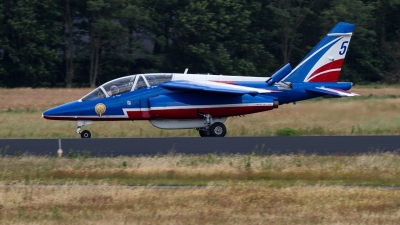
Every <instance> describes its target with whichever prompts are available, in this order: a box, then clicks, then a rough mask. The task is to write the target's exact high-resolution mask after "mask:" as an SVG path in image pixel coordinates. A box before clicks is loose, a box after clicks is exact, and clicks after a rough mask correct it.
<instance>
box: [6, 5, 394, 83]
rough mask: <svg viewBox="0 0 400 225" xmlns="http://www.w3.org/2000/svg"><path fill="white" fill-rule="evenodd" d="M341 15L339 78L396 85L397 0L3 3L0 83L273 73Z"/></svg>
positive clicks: (296, 59)
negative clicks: (344, 49)
mask: <svg viewBox="0 0 400 225" xmlns="http://www.w3.org/2000/svg"><path fill="white" fill-rule="evenodd" d="M339 21H345V22H349V23H354V24H355V25H356V28H355V31H354V36H353V38H352V41H351V45H350V47H349V51H348V54H347V57H346V60H345V64H344V68H343V70H342V73H341V77H340V80H343V81H352V82H355V83H368V82H385V83H400V0H353V1H347V0H168V1H160V0H89V1H82V0H0V86H2V87H62V86H65V87H83V86H91V87H94V86H97V85H99V84H102V83H104V82H106V81H108V80H110V79H113V78H117V77H121V76H125V75H128V74H138V73H150V72H174V73H175V72H176V73H177V72H179V73H182V72H183V71H184V69H185V68H189V72H190V73H205V74H207V73H210V74H231V75H245V76H270V75H271V74H272V73H273V72H274V71H275V70H276V69H278V68H279V67H280V66H281V65H284V64H285V63H288V62H290V63H291V64H292V66H293V67H294V66H296V65H297V64H298V63H299V62H300V61H301V60H302V59H303V57H304V56H305V55H306V54H307V53H308V52H309V51H310V50H311V49H312V48H313V47H314V46H315V45H316V44H317V43H318V42H319V40H320V39H321V38H322V37H323V36H324V35H326V33H327V32H328V31H329V30H330V29H331V28H332V27H333V26H334V25H335V24H336V23H337V22H339Z"/></svg>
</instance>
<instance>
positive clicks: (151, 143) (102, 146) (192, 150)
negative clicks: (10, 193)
mask: <svg viewBox="0 0 400 225" xmlns="http://www.w3.org/2000/svg"><path fill="white" fill-rule="evenodd" d="M59 140H60V142H61V149H62V150H63V152H64V155H65V154H67V153H68V152H70V151H73V152H74V153H77V152H80V153H82V152H83V151H85V152H90V155H91V156H99V157H101V156H110V157H116V156H139V155H157V154H171V153H174V154H208V153H216V154H250V153H254V154H260V155H262V154H318V155H338V154H339V155H353V154H362V153H376V152H397V151H399V150H400V136H305V137H304V136H303V137H225V138H200V137H181V138H93V139H0V154H1V155H15V154H21V153H27V154H30V155H42V156H44V155H48V156H55V155H56V153H57V150H58V149H59Z"/></svg>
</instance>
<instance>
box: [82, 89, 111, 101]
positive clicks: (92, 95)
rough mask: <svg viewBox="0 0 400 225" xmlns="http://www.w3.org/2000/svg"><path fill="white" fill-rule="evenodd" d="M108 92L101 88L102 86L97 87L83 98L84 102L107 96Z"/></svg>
mask: <svg viewBox="0 0 400 225" xmlns="http://www.w3.org/2000/svg"><path fill="white" fill-rule="evenodd" d="M105 97H106V94H104V92H103V91H102V90H101V88H96V89H94V90H93V91H92V92H90V93H89V94H87V95H86V96H85V97H83V98H82V102H86V101H90V100H95V99H99V98H105Z"/></svg>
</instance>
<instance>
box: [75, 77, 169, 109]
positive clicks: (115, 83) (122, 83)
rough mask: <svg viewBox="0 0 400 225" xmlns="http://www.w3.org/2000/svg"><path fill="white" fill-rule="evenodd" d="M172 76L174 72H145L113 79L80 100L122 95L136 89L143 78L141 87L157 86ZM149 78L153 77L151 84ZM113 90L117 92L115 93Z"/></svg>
mask: <svg viewBox="0 0 400 225" xmlns="http://www.w3.org/2000/svg"><path fill="white" fill-rule="evenodd" d="M172 76H173V74H161V73H159V74H146V76H144V75H143V74H135V75H129V76H124V77H120V78H117V79H114V80H111V81H109V82H107V83H104V84H102V85H100V86H99V87H98V88H96V89H94V90H93V91H91V92H90V93H89V94H87V95H85V96H84V97H82V98H81V99H79V100H78V101H79V102H85V101H91V100H95V99H101V98H109V97H112V96H116V95H121V94H124V93H127V92H132V91H136V90H137V85H138V82H139V80H140V79H141V80H143V81H144V83H142V84H141V85H142V86H141V87H140V88H139V89H142V88H149V87H151V86H156V85H157V84H160V83H165V82H168V81H171V80H172ZM156 77H159V79H158V81H159V82H157V79H156ZM133 79H134V80H133ZM147 79H151V80H152V83H151V84H150V83H149V81H148V80H147ZM132 80H133V82H132ZM153 82H154V83H153ZM143 84H145V86H143ZM129 86H131V87H130V88H129V89H127V87H129ZM107 89H110V90H109V91H108V90H107ZM121 90H123V91H122V92H121ZM128 90H129V91H128ZM100 91H101V92H102V94H100ZM113 92H116V93H114V94H113ZM102 96H103V97H102Z"/></svg>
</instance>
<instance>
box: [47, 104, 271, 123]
mask: <svg viewBox="0 0 400 225" xmlns="http://www.w3.org/2000/svg"><path fill="white" fill-rule="evenodd" d="M272 109H273V106H272V105H271V106H243V107H238V106H236V107H235V106H234V107H221V108H190V109H168V108H167V109H157V110H151V111H149V114H150V117H147V115H148V114H147V113H144V114H146V116H145V117H144V116H143V112H141V111H128V110H127V111H126V113H127V115H128V118H112V117H111V118H110V117H100V116H97V117H96V116H93V117H79V116H76V117H75V116H74V117H63V116H57V117H52V116H43V118H45V119H48V120H91V121H121V120H149V119H198V118H203V116H201V115H199V112H200V113H204V114H210V115H212V116H213V117H229V116H239V115H245V114H251V113H257V112H263V111H267V110H272Z"/></svg>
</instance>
